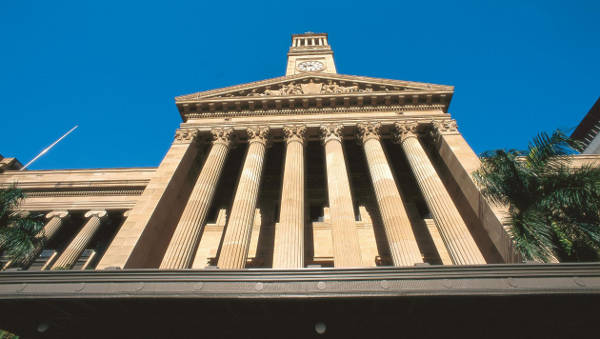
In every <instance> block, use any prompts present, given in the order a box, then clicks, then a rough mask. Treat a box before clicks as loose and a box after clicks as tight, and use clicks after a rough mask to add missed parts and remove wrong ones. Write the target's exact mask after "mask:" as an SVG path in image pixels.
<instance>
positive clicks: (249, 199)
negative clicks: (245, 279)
mask: <svg viewBox="0 0 600 339" xmlns="http://www.w3.org/2000/svg"><path fill="white" fill-rule="evenodd" d="M247 132H248V144H249V145H248V152H247V154H246V159H245V160H244V168H243V169H242V174H241V175H240V181H239V183H238V186H237V191H236V192H235V198H234V201H233V206H232V207H231V215H230V217H229V221H228V222H227V227H226V229H225V236H224V238H223V245H222V246H221V253H220V254H219V260H218V264H217V266H218V267H219V268H223V269H242V268H244V267H245V265H246V259H247V257H248V247H249V245H250V235H251V234H252V221H253V219H254V209H255V208H256V202H257V199H258V189H259V188H260V179H261V176H262V169H263V162H264V158H265V152H266V148H267V141H268V139H269V128H268V127H258V128H248V130H247Z"/></svg>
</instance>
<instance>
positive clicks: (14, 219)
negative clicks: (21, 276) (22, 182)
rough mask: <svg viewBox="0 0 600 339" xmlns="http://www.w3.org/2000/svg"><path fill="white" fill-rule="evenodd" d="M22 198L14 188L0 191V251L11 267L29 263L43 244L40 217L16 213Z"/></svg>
mask: <svg viewBox="0 0 600 339" xmlns="http://www.w3.org/2000/svg"><path fill="white" fill-rule="evenodd" d="M24 198H25V194H24V193H23V191H22V190H20V189H18V188H16V187H14V186H13V187H10V188H6V189H0V251H2V254H3V255H5V256H7V257H8V259H9V260H10V261H11V263H12V265H20V264H26V263H28V262H30V261H31V259H33V256H35V254H36V253H37V252H36V250H37V249H38V248H42V247H43V245H44V242H45V237H44V234H43V226H44V224H43V223H42V221H41V216H40V215H32V214H26V213H22V212H19V211H18V207H19V204H20V203H21V202H22V200H23V199H24Z"/></svg>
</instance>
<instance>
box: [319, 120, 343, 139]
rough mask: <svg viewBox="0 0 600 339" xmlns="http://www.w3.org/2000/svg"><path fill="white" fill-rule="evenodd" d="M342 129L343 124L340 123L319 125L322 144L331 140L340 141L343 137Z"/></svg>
mask: <svg viewBox="0 0 600 339" xmlns="http://www.w3.org/2000/svg"><path fill="white" fill-rule="evenodd" d="M343 131H344V126H343V125H341V124H328V125H321V139H322V140H323V144H326V143H327V142H328V141H331V140H337V141H340V142H341V141H342V140H343V138H344V135H343Z"/></svg>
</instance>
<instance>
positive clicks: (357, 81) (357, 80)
mask: <svg viewBox="0 0 600 339" xmlns="http://www.w3.org/2000/svg"><path fill="white" fill-rule="evenodd" d="M311 80H312V81H313V82H315V81H317V82H324V83H327V82H329V81H332V82H336V83H339V84H340V85H342V86H345V85H346V84H350V85H361V86H363V87H372V88H375V89H380V90H381V91H382V92H389V91H390V90H392V89H397V90H400V91H405V90H409V91H428V92H448V93H450V94H451V93H452V92H453V91H454V86H447V85H436V84H430V83H422V82H414V81H404V80H393V79H384V78H374V77H366V76H357V75H344V74H331V73H329V74H326V75H325V74H319V75H315V74H306V73H304V74H295V75H288V76H281V77H276V78H271V79H266V80H260V81H255V82H250V83H246V84H240V85H234V86H229V87H225V88H218V89H213V90H209V91H203V92H197V93H192V94H187V95H182V96H178V97H175V101H176V103H180V102H184V101H193V100H200V99H204V98H210V97H213V98H214V97H219V96H225V95H228V94H236V93H238V92H239V93H240V94H241V95H247V94H248V93H249V92H251V91H252V90H256V91H257V92H258V91H260V90H262V89H263V88H267V87H279V86H282V85H283V84H287V83H290V82H310V81H311ZM386 89H387V91H386ZM244 93H245V94H244Z"/></svg>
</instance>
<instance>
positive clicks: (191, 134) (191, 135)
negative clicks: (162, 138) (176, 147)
mask: <svg viewBox="0 0 600 339" xmlns="http://www.w3.org/2000/svg"><path fill="white" fill-rule="evenodd" d="M197 135H198V130H196V129H178V130H177V131H175V143H178V144H190V143H192V141H194V139H195V138H196V136H197Z"/></svg>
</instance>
